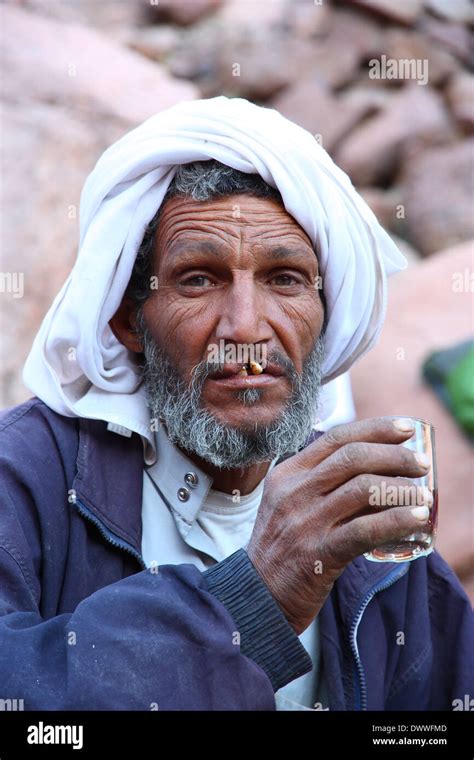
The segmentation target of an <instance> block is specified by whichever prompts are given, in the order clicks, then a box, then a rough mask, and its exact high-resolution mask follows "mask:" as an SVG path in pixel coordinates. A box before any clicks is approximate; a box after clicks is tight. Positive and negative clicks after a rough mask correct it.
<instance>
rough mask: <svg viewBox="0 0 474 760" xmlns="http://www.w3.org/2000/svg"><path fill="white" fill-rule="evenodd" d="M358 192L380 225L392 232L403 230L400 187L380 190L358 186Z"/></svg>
mask: <svg viewBox="0 0 474 760" xmlns="http://www.w3.org/2000/svg"><path fill="white" fill-rule="evenodd" d="M357 189H358V191H359V193H360V194H361V195H362V197H363V199H364V200H365V202H366V203H367V205H368V206H369V207H370V208H371V209H372V211H373V212H374V214H375V216H376V217H377V219H378V220H379V222H380V224H381V225H382V227H385V229H387V230H391V231H392V232H399V233H401V231H403V226H404V221H403V219H401V218H400V216H401V214H402V213H403V210H402V208H401V204H402V191H401V188H400V187H394V188H392V189H390V190H381V189H380V188H378V187H359V188H357Z"/></svg>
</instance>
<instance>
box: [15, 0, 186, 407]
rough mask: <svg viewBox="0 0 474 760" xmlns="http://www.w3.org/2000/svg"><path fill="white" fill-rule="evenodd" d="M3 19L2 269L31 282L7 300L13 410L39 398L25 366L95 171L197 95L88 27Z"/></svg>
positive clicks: (62, 275)
mask: <svg viewBox="0 0 474 760" xmlns="http://www.w3.org/2000/svg"><path fill="white" fill-rule="evenodd" d="M2 20H3V30H2V31H3V33H2V35H1V44H2V48H3V49H2V63H3V72H4V75H3V77H2V89H3V103H2V140H1V145H0V148H1V158H2V182H1V183H0V191H1V198H0V203H1V206H2V212H3V215H4V221H3V224H2V228H1V236H0V245H1V250H2V271H3V272H6V273H10V274H11V276H12V277H16V278H19V277H20V275H21V276H22V278H23V283H24V294H23V297H16V294H15V293H14V292H11V293H10V292H6V293H2V294H1V298H0V324H2V326H3V325H5V326H7V325H8V329H4V330H3V331H2V340H1V341H0V365H1V366H2V386H1V388H0V395H1V397H2V400H1V404H2V405H3V406H9V405H13V404H17V403H20V402H21V401H23V400H24V399H25V398H28V397H29V396H30V395H31V394H30V392H29V391H28V390H27V389H26V388H25V387H24V386H23V384H22V380H21V371H22V367H23V363H24V360H25V358H26V355H27V354H28V352H29V349H30V347H31V342H32V340H33V337H34V335H35V334H36V332H37V330H38V328H39V325H40V323H41V320H42V318H43V316H44V314H45V313H46V311H47V309H48V307H49V305H50V304H51V302H52V300H53V298H54V297H55V295H56V293H57V292H58V290H59V288H60V287H61V285H62V284H63V282H64V280H65V279H66V276H67V274H68V273H69V270H70V268H71V266H72V264H73V262H74V259H75V255H76V245H77V240H78V210H79V196H80V192H81V189H82V186H83V184H84V181H85V179H86V177H87V175H88V173H89V172H90V171H91V169H92V168H93V166H94V164H95V162H96V160H97V158H98V157H99V156H100V154H101V153H102V151H103V150H104V149H105V148H106V147H108V145H110V143H112V142H113V141H115V140H116V139H118V138H119V137H120V136H121V135H122V134H123V133H124V131H126V130H127V129H129V128H131V127H133V126H135V125H136V123H137V122H138V121H141V120H142V119H144V118H146V117H147V116H150V115H151V114H152V113H155V112H156V111H158V110H160V109H162V108H165V107H167V106H170V105H172V103H174V102H177V101H178V100H181V99H182V98H191V97H194V96H195V95H196V94H197V90H196V89H195V88H194V87H193V86H192V85H189V84H185V83H181V82H175V81H173V80H172V79H171V77H170V76H169V75H167V74H166V73H165V72H164V71H163V70H162V69H161V68H160V67H159V66H157V65H155V64H152V63H151V62H149V61H146V60H145V59H143V58H141V57H140V56H139V55H138V54H136V53H132V52H130V51H128V50H126V49H123V50H122V49H121V48H120V47H119V46H118V45H116V44H115V43H112V42H110V41H109V40H108V39H106V38H105V37H103V36H102V34H100V33H97V32H94V31H91V30H89V29H88V28H87V27H84V26H78V25H71V24H66V23H62V22H60V21H58V20H53V19H48V18H45V17H40V16H37V15H34V14H32V13H30V12H28V11H25V10H22V9H19V8H13V7H2ZM104 61H106V62H107V65H104ZM69 67H75V68H69ZM74 71H75V74H76V76H69V73H72V72H74ZM18 294H19V291H18Z"/></svg>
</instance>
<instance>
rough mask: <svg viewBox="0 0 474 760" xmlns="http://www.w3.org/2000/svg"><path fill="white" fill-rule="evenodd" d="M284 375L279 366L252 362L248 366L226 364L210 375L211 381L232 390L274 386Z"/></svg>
mask: <svg viewBox="0 0 474 760" xmlns="http://www.w3.org/2000/svg"><path fill="white" fill-rule="evenodd" d="M283 376H284V373H283V371H282V369H281V367H279V366H278V365H277V364H272V363H268V364H266V365H262V364H259V363H258V362H254V361H250V362H247V363H246V364H236V363H234V364H225V365H224V366H223V367H222V368H221V369H220V370H218V371H217V372H213V373H211V374H210V375H209V379H210V380H212V381H213V382H215V383H218V384H219V385H223V386H226V387H232V388H249V387H252V388H258V387H262V386H265V385H273V384H274V383H276V382H278V381H279V380H281V378H282V377H283Z"/></svg>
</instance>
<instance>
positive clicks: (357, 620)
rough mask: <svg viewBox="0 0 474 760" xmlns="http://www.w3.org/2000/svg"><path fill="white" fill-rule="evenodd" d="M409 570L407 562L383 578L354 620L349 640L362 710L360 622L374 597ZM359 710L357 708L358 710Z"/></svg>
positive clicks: (364, 704)
mask: <svg viewBox="0 0 474 760" xmlns="http://www.w3.org/2000/svg"><path fill="white" fill-rule="evenodd" d="M408 568H409V562H405V563H404V564H403V566H402V567H401V568H398V567H397V568H395V570H391V571H390V573H389V574H388V575H386V576H385V578H382V580H381V581H379V583H377V584H376V585H375V586H373V587H372V588H371V589H370V591H369V592H368V593H367V595H366V596H365V597H364V599H363V600H362V602H361V604H360V606H359V609H358V610H357V613H356V616H355V618H354V620H353V623H352V625H351V629H350V633H349V638H350V644H351V649H352V654H353V655H354V659H355V663H356V667H357V675H358V686H359V698H360V699H359V701H360V710H367V685H366V681H365V671H364V666H363V665H362V661H361V659H360V654H359V647H358V644H357V631H358V628H359V625H360V621H361V620H362V616H363V614H364V612H365V610H366V609H367V607H368V605H369V603H370V602H371V601H372V599H373V598H374V596H375V595H376V594H378V593H379V592H380V591H385V589H387V588H389V587H390V586H392V585H393V584H394V583H396V581H398V580H399V579H400V578H402V577H403V576H404V575H405V573H407V572H408ZM356 709H357V708H356Z"/></svg>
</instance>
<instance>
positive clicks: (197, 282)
mask: <svg viewBox="0 0 474 760" xmlns="http://www.w3.org/2000/svg"><path fill="white" fill-rule="evenodd" d="M181 284H182V285H189V286H190V287H192V288H204V287H206V286H207V285H212V282H211V280H210V279H209V277H206V275H204V274H196V275H194V277H188V279H187V280H183V282H182V283H181Z"/></svg>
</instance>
